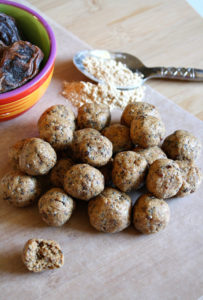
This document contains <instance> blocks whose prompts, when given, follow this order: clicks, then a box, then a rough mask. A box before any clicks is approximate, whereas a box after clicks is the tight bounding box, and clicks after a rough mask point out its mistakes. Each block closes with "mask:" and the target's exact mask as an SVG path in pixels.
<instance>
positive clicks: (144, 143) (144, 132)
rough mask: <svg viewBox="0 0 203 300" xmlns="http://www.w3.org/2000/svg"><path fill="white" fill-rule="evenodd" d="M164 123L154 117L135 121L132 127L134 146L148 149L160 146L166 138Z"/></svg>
mask: <svg viewBox="0 0 203 300" xmlns="http://www.w3.org/2000/svg"><path fill="white" fill-rule="evenodd" d="M164 134H165V126H164V124H163V122H162V121H161V120H160V119H158V118H156V117H153V116H144V117H139V118H136V119H133V120H132V122H131V126H130V137H131V140H132V142H133V144H134V145H138V146H140V147H142V148H148V147H153V146H158V145H160V143H161V141H162V140H163V138H164Z"/></svg>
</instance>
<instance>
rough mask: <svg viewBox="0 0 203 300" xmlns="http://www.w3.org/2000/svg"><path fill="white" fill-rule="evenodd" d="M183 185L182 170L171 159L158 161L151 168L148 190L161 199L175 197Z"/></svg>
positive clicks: (148, 177) (147, 183)
mask: <svg viewBox="0 0 203 300" xmlns="http://www.w3.org/2000/svg"><path fill="white" fill-rule="evenodd" d="M182 183H183V179H182V174H181V170H180V168H179V166H178V164H177V163H176V162H174V161H173V160H171V159H158V160H156V161H155V162H154V163H153V164H152V165H151V166H150V167H149V172H148V175H147V180H146V185H147V189H148V191H149V192H150V193H152V194H153V195H154V196H156V197H157V198H159V199H165V198H171V197H173V196H175V195H176V194H177V193H178V191H179V190H180V188H181V186H182Z"/></svg>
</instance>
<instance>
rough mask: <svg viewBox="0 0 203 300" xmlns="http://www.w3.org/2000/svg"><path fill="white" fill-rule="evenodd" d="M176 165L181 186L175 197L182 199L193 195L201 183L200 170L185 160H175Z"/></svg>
mask: <svg viewBox="0 0 203 300" xmlns="http://www.w3.org/2000/svg"><path fill="white" fill-rule="evenodd" d="M176 163H177V164H178V166H179V168H180V171H181V174H182V177H183V183H182V186H181V188H180V190H179V191H178V193H177V195H176V196H177V197H184V196H187V195H189V194H191V193H194V192H195V191H196V190H197V189H198V187H199V185H200V183H201V181H202V173H201V171H200V169H199V168H198V167H196V166H195V165H194V164H193V163H192V162H190V161H187V160H176Z"/></svg>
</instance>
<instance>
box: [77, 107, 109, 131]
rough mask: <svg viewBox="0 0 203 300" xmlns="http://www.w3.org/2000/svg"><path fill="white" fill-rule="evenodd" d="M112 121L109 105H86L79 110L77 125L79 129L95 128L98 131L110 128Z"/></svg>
mask: <svg viewBox="0 0 203 300" xmlns="http://www.w3.org/2000/svg"><path fill="white" fill-rule="evenodd" d="M110 121H111V114H110V110H109V108H108V106H107V105H104V104H98V103H86V104H83V105H82V106H81V107H80V108H79V109H78V117H77V124H78V127H79V128H94V129H96V130H98V131H100V130H102V129H103V128H104V127H106V126H108V125H109V124H110Z"/></svg>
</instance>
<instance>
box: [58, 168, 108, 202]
mask: <svg viewBox="0 0 203 300" xmlns="http://www.w3.org/2000/svg"><path fill="white" fill-rule="evenodd" d="M64 189H65V191H66V192H67V193H68V194H69V195H71V196H72V197H74V198H77V199H80V200H86V201H88V200H89V199H91V198H93V197H95V196H97V195H99V194H100V193H101V192H102V191H103V189H104V176H103V175H102V173H101V172H100V171H99V170H97V169H95V168H93V167H91V166H89V165H88V164H77V165H74V166H72V167H71V168H70V169H69V170H68V171H67V172H66V175H65V178H64Z"/></svg>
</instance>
